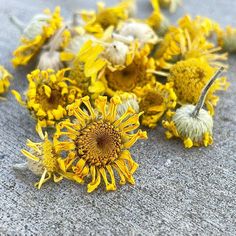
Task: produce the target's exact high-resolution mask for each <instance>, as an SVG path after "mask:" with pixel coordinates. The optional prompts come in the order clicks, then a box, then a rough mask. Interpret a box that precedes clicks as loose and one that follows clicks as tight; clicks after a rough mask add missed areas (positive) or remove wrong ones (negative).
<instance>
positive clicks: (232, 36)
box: [217, 26, 236, 53]
mask: <svg viewBox="0 0 236 236" xmlns="http://www.w3.org/2000/svg"><path fill="white" fill-rule="evenodd" d="M217 36H218V44H219V46H220V47H222V48H223V49H224V50H226V51H228V52H231V53H232V52H236V29H233V28H232V27H230V26H227V27H226V29H225V30H218V32H217Z"/></svg>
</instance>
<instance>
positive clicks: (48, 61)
mask: <svg viewBox="0 0 236 236" xmlns="http://www.w3.org/2000/svg"><path fill="white" fill-rule="evenodd" d="M63 67H64V66H63V63H62V62H61V60H60V53H59V52H57V51H53V52H48V51H46V52H43V53H42V54H41V55H40V58H39V63H38V68H39V69H40V70H47V69H53V70H54V71H58V70H60V69H62V68H63Z"/></svg>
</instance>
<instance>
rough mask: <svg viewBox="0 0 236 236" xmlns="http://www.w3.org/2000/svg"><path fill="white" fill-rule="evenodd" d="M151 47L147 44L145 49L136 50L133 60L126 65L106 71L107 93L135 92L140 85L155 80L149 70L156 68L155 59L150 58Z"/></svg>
mask: <svg viewBox="0 0 236 236" xmlns="http://www.w3.org/2000/svg"><path fill="white" fill-rule="evenodd" d="M149 53H150V48H149V47H148V46H147V45H146V46H145V47H144V48H143V49H140V50H136V52H135V54H134V57H133V60H132V61H131V63H130V64H129V65H127V66H126V67H124V68H122V69H119V70H116V71H111V70H106V71H105V78H106V87H107V88H106V93H107V94H109V95H113V94H114V92H115V91H123V92H134V93H135V89H136V88H138V87H142V86H144V85H146V84H147V83H151V82H154V81H155V78H154V76H153V75H152V74H149V73H147V71H148V70H154V69H155V61H154V60H153V58H149V57H148V55H149Z"/></svg>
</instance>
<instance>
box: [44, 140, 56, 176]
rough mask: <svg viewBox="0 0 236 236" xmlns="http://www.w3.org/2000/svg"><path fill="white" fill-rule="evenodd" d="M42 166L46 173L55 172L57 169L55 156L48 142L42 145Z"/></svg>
mask: <svg viewBox="0 0 236 236" xmlns="http://www.w3.org/2000/svg"><path fill="white" fill-rule="evenodd" d="M42 164H43V167H44V168H46V169H47V171H48V172H55V171H56V170H57V169H58V163H57V156H56V154H55V152H54V150H53V147H52V143H51V142H50V141H49V140H45V141H44V143H43V158H42Z"/></svg>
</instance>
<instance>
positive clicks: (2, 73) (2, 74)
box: [0, 65, 12, 95]
mask: <svg viewBox="0 0 236 236" xmlns="http://www.w3.org/2000/svg"><path fill="white" fill-rule="evenodd" d="M11 79H12V75H11V74H10V73H9V72H8V71H7V70H6V69H5V68H4V67H3V66H1V65H0V95H1V94H3V93H5V92H6V91H7V90H8V88H9V86H10V83H11V82H10V80H11Z"/></svg>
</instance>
